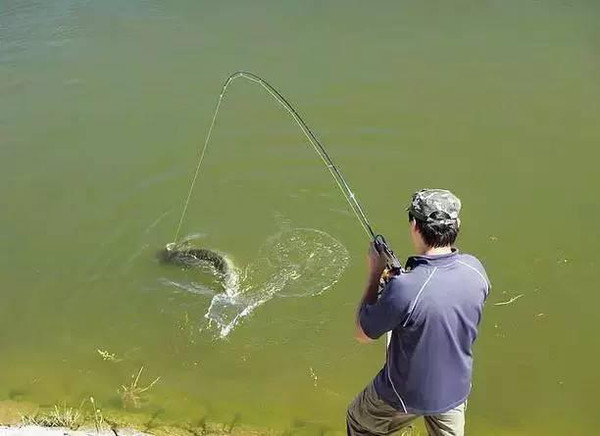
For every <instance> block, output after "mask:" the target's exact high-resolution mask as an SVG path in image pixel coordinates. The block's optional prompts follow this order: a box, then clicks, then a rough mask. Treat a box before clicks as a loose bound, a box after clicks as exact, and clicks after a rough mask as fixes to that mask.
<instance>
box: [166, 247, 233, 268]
mask: <svg viewBox="0 0 600 436" xmlns="http://www.w3.org/2000/svg"><path fill="white" fill-rule="evenodd" d="M159 259H160V260H161V261H162V262H164V263H171V264H174V265H178V266H181V267H184V268H194V267H209V268H212V269H214V270H215V271H216V272H217V273H219V274H221V275H223V276H227V275H228V274H229V273H230V262H228V259H227V258H226V257H225V256H223V255H222V254H220V253H217V252H216V251H213V250H209V249H208V248H194V247H188V246H183V247H177V246H176V245H175V244H173V243H171V244H167V245H166V246H165V248H164V249H163V250H161V251H160V253H159Z"/></svg>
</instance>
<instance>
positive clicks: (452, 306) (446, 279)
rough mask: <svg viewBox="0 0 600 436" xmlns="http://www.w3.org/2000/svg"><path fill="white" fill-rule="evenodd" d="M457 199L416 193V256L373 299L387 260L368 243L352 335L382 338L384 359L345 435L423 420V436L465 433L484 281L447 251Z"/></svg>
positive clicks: (412, 210) (478, 269)
mask: <svg viewBox="0 0 600 436" xmlns="http://www.w3.org/2000/svg"><path fill="white" fill-rule="evenodd" d="M460 208H461V202H460V200H459V199H458V198H457V197H456V196H455V195H454V194H452V193H451V192H450V191H447V190H442V189H424V190H421V191H418V192H416V193H415V194H414V195H413V197H412V201H411V204H410V205H409V207H408V208H407V211H408V221H409V228H410V235H411V238H412V243H413V245H414V249H415V251H416V255H415V256H412V257H410V258H409V259H408V260H407V262H406V267H405V269H404V270H402V271H401V272H400V274H399V275H396V276H394V277H391V278H389V280H388V281H387V284H386V285H385V287H384V288H383V290H382V291H381V293H380V294H378V291H379V284H380V279H381V277H382V274H385V268H386V259H385V257H384V256H383V255H382V254H380V253H379V252H377V250H376V249H375V248H374V246H371V251H370V253H369V267H370V271H369V277H368V282H367V287H366V289H365V292H364V295H363V297H362V300H361V302H360V305H359V309H358V314H357V318H356V338H357V339H358V340H359V341H360V342H370V341H372V340H374V339H377V338H379V337H380V336H382V335H383V334H385V333H388V334H389V332H391V336H388V341H389V344H388V347H387V354H386V362H385V365H384V366H383V369H382V370H381V371H380V372H379V374H377V376H375V379H374V380H373V381H372V382H371V383H370V384H369V385H368V386H367V387H366V388H365V389H364V390H363V391H362V392H361V393H360V394H359V395H358V396H357V397H356V398H355V399H354V401H353V402H352V403H351V404H350V406H349V407H348V410H347V414H346V424H347V432H348V435H349V436H357V435H361V436H362V435H391V434H393V433H395V432H397V431H398V430H401V429H403V428H405V427H408V426H409V425H410V424H411V423H412V422H413V421H414V420H415V419H417V418H418V417H420V416H423V417H424V420H425V426H426V428H427V432H428V434H429V435H430V436H462V435H464V426H465V410H466V405H467V397H468V395H469V392H470V390H471V373H472V368H473V352H472V346H473V342H474V341H475V338H476V337H477V326H478V325H479V321H480V320H481V314H482V309H483V305H484V302H485V300H486V298H487V296H488V294H489V291H490V282H489V280H488V278H487V275H486V272H485V269H484V268H483V266H482V264H481V262H479V260H477V259H476V258H475V257H474V256H471V255H469V254H462V253H459V251H458V250H457V249H456V248H454V241H455V240H456V238H457V236H458V232H459V227H460V219H459V216H458V215H459V212H460Z"/></svg>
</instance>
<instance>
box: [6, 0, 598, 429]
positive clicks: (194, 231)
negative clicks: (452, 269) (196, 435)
mask: <svg viewBox="0 0 600 436" xmlns="http://www.w3.org/2000/svg"><path fill="white" fill-rule="evenodd" d="M599 20H600V7H599V6H598V5H597V4H596V3H595V2H591V1H583V0H581V1H572V2H565V1H552V0H551V1H546V2H540V1H518V2H517V1H502V2H500V1H489V2H475V1H459V2H448V3H440V2H423V1H418V2H417V1H408V2H381V3H379V4H375V3H372V2H350V3H349V2H338V1H332V2H326V3H323V2H299V3H297V4H292V3H290V2H269V1H263V2H258V3H256V2H241V1H240V2H234V3H231V2H230V3H227V4H225V3H219V2H212V3H211V2H196V1H185V0H183V1H174V2H154V1H142V0H139V1H132V2H117V1H112V0H109V1H96V0H88V1H83V0H82V1H65V0H57V1H54V2H42V1H20V2H13V1H6V0H4V1H1V2H0V102H1V103H0V171H1V173H2V175H3V183H2V184H1V185H0V198H2V208H1V209H0V241H2V245H3V248H4V250H3V255H2V262H0V277H1V278H2V286H1V288H0V400H1V399H6V398H10V399H16V400H27V401H34V402H37V403H39V404H53V403H56V402H58V401H63V400H64V401H67V402H70V403H73V404H79V401H80V399H81V398H83V397H85V396H89V395H94V397H95V398H96V400H97V401H98V403H99V404H100V405H101V406H102V407H103V408H105V409H110V408H120V407H121V398H120V394H119V392H118V389H119V387H120V386H121V385H122V384H126V383H128V381H129V380H131V379H130V377H131V375H132V374H136V373H137V371H138V370H139V368H140V367H141V366H142V365H143V366H144V373H143V376H142V378H143V380H142V382H143V383H144V385H145V384H148V383H150V382H151V381H152V380H154V379H155V378H156V377H159V376H160V377H161V379H160V381H159V382H158V383H157V384H156V385H155V386H154V387H153V388H152V390H151V391H149V397H148V399H147V403H146V404H145V405H144V406H143V408H142V409H141V412H143V413H148V414H149V415H151V414H156V413H160V414H161V415H162V416H165V417H166V418H169V419H177V420H180V421H181V422H194V421H197V420H199V419H202V418H203V417H208V419H209V420H219V421H225V422H234V421H235V422H244V423H248V424H257V425H263V426H270V427H274V428H281V429H289V428H294V429H299V430H302V431H305V432H307V433H308V434H319V432H323V431H331V432H336V431H341V430H342V429H343V412H344V409H345V406H346V404H347V403H348V402H349V401H350V400H351V398H352V397H353V395H354V394H355V393H356V392H358V391H359V389H361V388H362V387H363V385H364V384H365V383H367V382H368V381H369V380H370V378H371V377H372V376H373V375H374V374H375V373H376V371H377V370H378V368H379V366H380V364H381V362H382V358H383V344H378V345H373V346H368V347H364V346H359V345H358V344H355V343H354V341H353V339H352V326H353V316H354V310H355V305H356V303H357V300H358V298H359V296H360V293H361V291H362V286H363V282H364V278H363V275H364V273H365V262H364V253H365V247H366V239H365V237H364V234H363V233H362V231H361V228H360V226H359V225H358V223H357V222H356V220H355V219H354V218H353V217H352V216H351V215H350V214H349V211H348V208H347V206H346V204H345V203H344V200H343V198H341V196H340V195H339V193H338V192H337V191H336V190H335V186H334V183H333V181H332V180H331V179H330V176H329V174H328V172H327V170H326V169H325V168H324V167H323V166H322V164H321V162H320V160H319V159H318V157H317V156H316V155H315V154H314V152H313V151H312V150H311V149H310V148H309V147H308V145H307V144H306V142H305V141H304V139H303V137H302V136H301V134H300V132H299V131H298V129H297V127H296V126H294V125H293V123H292V122H291V121H290V119H289V116H288V115H287V114H286V113H285V112H283V111H282V110H281V109H280V108H278V107H277V106H276V105H274V104H273V103H272V101H270V100H269V99H268V98H267V97H266V96H265V94H264V92H262V91H261V90H260V89H258V88H256V87H253V86H252V85H249V84H242V83H239V84H237V83H236V84H235V85H233V86H232V88H231V90H230V93H229V94H228V97H227V100H226V102H225V104H224V107H223V108H222V114H221V116H220V118H219V120H218V123H217V126H216V127H215V132H214V140H213V143H212V145H211V148H210V150H209V152H208V154H207V157H206V161H205V166H204V168H203V171H202V174H201V176H200V178H199V180H198V183H197V186H196V189H195V191H194V195H193V198H192V202H191V205H190V209H189V211H188V214H187V216H186V219H185V221H184V225H183V233H184V234H185V235H188V236H192V237H193V238H195V239H194V240H195V241H198V242H200V243H202V244H203V245H204V246H206V247H209V248H212V249H215V250H218V251H220V252H222V253H225V254H226V255H227V256H229V257H230V258H231V260H232V262H233V263H234V265H235V266H236V268H238V269H239V271H238V272H239V283H238V285H239V287H238V288H237V291H235V292H233V293H231V294H227V293H226V292H225V293H223V291H222V288H219V286H221V285H220V283H219V282H218V281H215V280H214V278H213V277H212V276H211V274H206V273H202V272H197V271H190V270H187V271H181V270H180V269H177V268H172V267H168V266H165V265H161V264H159V263H158V261H157V260H156V252H157V251H158V250H160V249H161V248H162V247H164V245H165V244H166V243H168V242H171V240H172V239H173V237H174V232H175V229H176V226H177V222H178V220H179V214H180V212H181V207H182V205H183V201H184V197H185V194H186V189H187V187H188V184H189V181H190V178H191V176H192V172H193V169H194V165H195V160H196V158H197V156H198V149H199V146H200V145H201V143H202V140H203V138H204V135H205V133H206V129H207V128H208V124H209V122H210V117H211V116H212V110H213V108H214V104H215V103H216V98H217V93H218V90H219V87H220V85H221V84H222V82H223V80H224V79H225V78H226V77H227V76H228V75H229V74H230V73H231V72H233V71H235V70H238V69H247V70H251V71H254V72H257V73H259V74H262V75H264V76H265V78H267V79H268V80H270V81H272V82H273V83H274V84H275V85H276V86H278V87H279V88H280V89H281V90H282V91H283V93H284V94H286V95H287V96H288V97H289V98H290V99H291V100H292V101H293V102H294V103H295V104H296V105H297V107H298V109H299V110H300V112H301V113H302V114H303V115H304V116H305V118H306V120H307V122H308V123H309V124H310V125H311V127H313V129H314V130H315V131H316V132H317V134H318V135H319V136H320V138H321V139H322V140H323V142H324V143H325V145H326V146H327V147H328V149H329V151H330V152H331V154H332V155H333V157H334V160H336V162H337V163H338V164H339V165H340V167H341V169H342V171H343V172H344V174H345V175H346V177H347V178H348V180H349V182H350V183H351V185H352V187H353V188H354V190H355V192H356V194H357V195H358V196H359V198H360V199H361V200H362V202H363V204H364V206H365V207H366V209H367V212H368V213H369V216H370V218H371V220H372V221H373V223H374V224H375V226H376V228H377V229H378V230H379V231H382V232H384V233H385V234H386V236H387V237H388V239H390V240H391V242H392V244H393V246H394V248H395V249H396V251H397V252H398V253H399V254H402V255H404V256H405V255H407V254H409V245H408V244H409V242H408V238H407V237H406V229H405V226H406V217H405V214H404V207H405V204H406V202H407V199H408V198H409V196H410V194H411V193H412V192H413V191H414V190H416V189H418V188H421V187H434V186H436V187H438V186H439V187H448V188H450V189H452V190H454V191H455V192H456V193H457V194H459V195H460V197H461V198H462V200H463V203H464V214H463V223H464V228H463V234H462V235H461V239H460V244H459V246H460V248H461V249H462V250H464V251H469V252H473V253H475V254H477V255H479V256H480V257H481V258H482V259H483V261H484V262H485V264H486V266H487V268H488V271H489V274H490V277H491V278H492V281H493V284H494V289H493V293H492V295H491V297H490V301H489V304H488V306H487V308H486V311H485V316H484V320H483V324H482V327H481V336H480V338H479V339H478V342H477V346H476V369H475V378H474V390H473V394H472V396H471V399H470V403H469V411H468V430H469V432H470V434H485V435H517V434H518V435H563V434H567V432H568V434H584V433H586V434H587V433H589V431H590V430H591V429H593V428H597V426H598V425H599V424H600V421H599V418H598V414H597V411H596V409H597V407H596V404H597V392H596V391H597V387H598V386H599V385H600V377H599V376H598V372H597V370H596V369H597V368H598V366H599V365H600V340H599V339H598V334H597V326H596V323H595V319H596V316H595V311H596V308H597V306H598V304H599V303H600V297H598V293H597V292H596V289H597V284H596V280H595V271H596V269H597V267H598V265H597V264H598V261H597V260H596V249H597V247H598V246H599V245H600V237H599V232H598V230H597V224H596V218H597V216H598V213H599V212H600V202H599V200H598V194H597V192H596V191H597V187H598V186H600V172H599V171H598V163H597V162H598V159H599V158H600V152H599V151H598V141H599V139H600V129H599V128H598V117H599V116H600V108H599V103H598V102H600V79H599V78H600V30H599V29H600V27H599V26H598V22H599ZM311 256H312V257H311ZM319 266H322V267H323V268H318V267H319ZM319 274H321V275H319ZM520 295H521V297H519V296H520ZM225 296H228V297H229V298H227V299H224V298H225ZM515 297H519V298H517V299H516V300H513V302H512V303H511V304H506V305H502V304H500V305H496V303H503V302H507V301H510V300H511V299H512V298H515ZM248 308H251V309H250V310H248ZM217 309H218V310H217ZM210 321H212V322H210ZM229 327H230V328H229ZM224 333H225V334H226V335H224ZM221 336H226V337H225V338H221ZM98 350H101V351H107V352H109V353H113V354H115V356H116V360H115V361H111V360H104V359H103V358H102V356H101V355H100V353H98Z"/></svg>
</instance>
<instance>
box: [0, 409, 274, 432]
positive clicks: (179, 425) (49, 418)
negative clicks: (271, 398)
mask: <svg viewBox="0 0 600 436" xmlns="http://www.w3.org/2000/svg"><path fill="white" fill-rule="evenodd" d="M82 404H83V403H82ZM65 424H66V425H65ZM284 433H285V432H282V431H275V430H271V429H266V428H265V429H263V428H256V427H250V426H245V425H235V424H223V423H217V422H209V421H205V420H202V421H199V422H197V423H195V424H190V423H183V422H173V421H170V420H162V419H161V418H157V417H156V416H154V415H152V414H148V413H139V412H137V413H136V412H132V411H127V410H112V409H107V410H100V409H96V408H95V407H94V408H90V406H89V405H88V406H87V407H86V408H85V409H84V408H83V407H80V408H79V409H74V408H69V407H66V406H58V405H56V406H53V407H40V406H39V405H37V404H34V403H31V402H26V401H15V400H3V401H0V436H4V435H6V436H29V435H33V436H38V435H39V436H64V435H68V436H84V435H85V436H87V435H101V436H105V435H110V436H115V435H116V436H132V435H138V436H150V435H156V436H163V435H164V436H189V435H194V436H199V435H202V436H224V435H232V436H236V435H237V436H279V435H282V434H284Z"/></svg>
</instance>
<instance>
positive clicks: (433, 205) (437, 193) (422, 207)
mask: <svg viewBox="0 0 600 436" xmlns="http://www.w3.org/2000/svg"><path fill="white" fill-rule="evenodd" d="M460 207H461V203H460V199H459V198H458V197H457V196H456V195H454V194H453V193H452V192H450V191H448V190H446V189H421V190H420V191H417V192H415V193H414V194H413V196H412V201H411V203H410V206H408V208H407V209H406V210H407V211H409V212H411V213H412V214H413V215H414V216H415V218H417V219H418V220H420V221H425V222H427V223H431V224H453V223H454V222H456V220H457V219H458V214H459V212H460ZM435 212H444V213H445V214H446V215H447V217H445V218H441V219H440V218H433V217H432V216H431V215H432V214H434V213H435Z"/></svg>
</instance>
